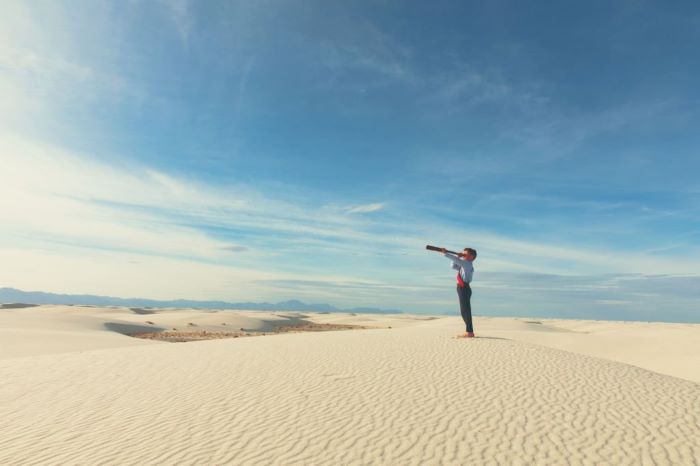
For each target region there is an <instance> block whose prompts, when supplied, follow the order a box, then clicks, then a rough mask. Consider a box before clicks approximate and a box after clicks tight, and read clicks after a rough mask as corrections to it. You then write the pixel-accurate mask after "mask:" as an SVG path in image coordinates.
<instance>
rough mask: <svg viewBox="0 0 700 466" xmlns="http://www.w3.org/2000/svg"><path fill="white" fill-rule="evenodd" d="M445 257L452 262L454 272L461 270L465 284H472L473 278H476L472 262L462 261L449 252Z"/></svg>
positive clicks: (460, 274) (460, 273)
mask: <svg viewBox="0 0 700 466" xmlns="http://www.w3.org/2000/svg"><path fill="white" fill-rule="evenodd" d="M443 255H444V256H445V257H447V258H448V259H449V260H451V261H452V268H453V269H454V270H459V276H460V277H462V280H463V281H464V283H471V281H472V278H473V277H474V265H473V264H472V263H471V261H466V260H464V259H460V258H459V257H457V256H455V255H454V254H450V253H449V252H446V253H444V254H443Z"/></svg>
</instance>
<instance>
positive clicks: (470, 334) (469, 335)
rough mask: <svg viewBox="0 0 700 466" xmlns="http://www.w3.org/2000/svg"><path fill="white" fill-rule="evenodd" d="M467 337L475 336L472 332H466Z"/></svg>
mask: <svg viewBox="0 0 700 466" xmlns="http://www.w3.org/2000/svg"><path fill="white" fill-rule="evenodd" d="M467 338H475V337H474V332H467Z"/></svg>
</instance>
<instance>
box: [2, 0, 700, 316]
mask: <svg viewBox="0 0 700 466" xmlns="http://www.w3.org/2000/svg"><path fill="white" fill-rule="evenodd" d="M0 9H1V10H2V14H1V15H0V102H2V106H1V107H0V159H1V161H2V166H3V167H4V172H5V174H4V175H5V176H3V181H2V183H0V196H2V199H3V202H2V204H0V215H2V218H3V219H4V220H5V221H4V222H3V223H4V227H3V228H2V230H0V260H1V261H2V262H3V263H4V264H5V265H6V266H5V267H2V269H3V270H2V272H0V285H2V286H10V287H16V288H22V289H25V290H43V291H52V292H65V293H92V294H102V295H113V296H121V297H146V298H156V299H158V298H163V299H171V298H191V299H224V300H229V301H246V300H252V301H281V300H286V299H301V300H304V301H307V302H329V303H331V304H334V305H337V306H340V307H354V306H372V307H383V308H394V309H402V310H405V311H407V312H417V313H449V312H454V313H456V312H457V310H456V309H457V298H456V294H455V292H454V284H453V276H452V273H451V270H450V268H449V263H448V262H447V260H446V259H444V258H441V257H439V255H437V254H431V253H428V252H426V251H425V250H424V247H425V245H426V244H436V245H443V246H446V247H448V248H452V249H461V248H462V247H465V246H471V247H474V248H476V249H477V250H478V251H479V258H478V259H477V262H476V263H475V267H476V274H475V283H474V289H475V294H474V307H475V312H476V313H477V314H481V315H521V316H542V317H554V316H556V317H575V318H594V319H626V320H670V321H691V322H700V247H698V242H699V240H700V202H699V201H700V181H698V176H697V173H698V172H700V153H699V149H698V147H700V146H699V144H698V143H699V142H700V131H698V126H699V125H698V123H699V122H700V105H699V104H700V87H698V86H697V84H696V81H697V76H698V75H699V74H700V55H699V54H698V53H697V50H698V47H699V46H700V5H698V4H697V2H673V3H668V2H663V3H662V2H652V1H643V0H627V1H619V2H613V3H611V2H536V4H530V5H525V4H523V3H522V2H515V1H492V2H456V1H455V2H451V1H444V2H430V3H426V2H413V1H410V2H409V1H401V2H399V1H391V0H385V1H374V2H364V1H358V2H322V1H272V0H271V1H266V0H261V1H255V2H236V1H221V2H218V1H208V2H188V1H184V0H180V1H130V2H93V1H82V2H63V1H44V2H20V1H16V2H15V1H9V2H3V5H2V6H1V7H0Z"/></svg>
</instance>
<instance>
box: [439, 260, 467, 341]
mask: <svg viewBox="0 0 700 466" xmlns="http://www.w3.org/2000/svg"><path fill="white" fill-rule="evenodd" d="M440 252H442V255H443V256H445V257H447V258H448V259H450V260H451V261H452V268H453V269H454V270H457V295H458V296H459V309H460V311H461V312H462V319H464V323H465V324H466V326H467V331H466V332H465V333H462V334H460V335H457V338H474V326H473V325H472V303H471V299H472V289H471V286H470V285H469V284H470V283H471V281H472V277H473V276H474V265H473V264H472V262H474V259H476V250H475V249H472V248H464V252H463V253H462V254H452V253H449V252H447V250H446V249H445V248H441V249H440Z"/></svg>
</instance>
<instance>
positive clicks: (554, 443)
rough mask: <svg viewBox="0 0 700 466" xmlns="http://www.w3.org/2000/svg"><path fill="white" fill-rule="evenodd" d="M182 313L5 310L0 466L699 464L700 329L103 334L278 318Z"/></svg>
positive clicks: (445, 323)
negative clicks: (469, 334) (469, 336)
mask: <svg viewBox="0 0 700 466" xmlns="http://www.w3.org/2000/svg"><path fill="white" fill-rule="evenodd" d="M42 312H43V313H45V314H42ZM178 312H179V311H166V312H159V313H157V314H152V315H138V314H134V313H132V312H130V311H128V310H123V309H122V310H119V309H97V308H95V309H90V308H67V307H41V308H30V309H22V310H20V309H17V310H9V311H8V310H2V311H0V329H2V330H1V331H0V341H2V346H0V355H1V358H0V432H1V433H2V435H0V464H3V465H4V464H392V465H394V464H401V465H404V464H562V463H576V464H697V463H698V461H700V385H699V384H698V383H696V382H693V381H691V380H684V379H692V380H696V381H697V380H700V377H699V371H698V368H697V364H698V362H697V357H695V356H694V357H691V358H686V360H685V361H677V360H676V359H678V358H679V357H681V356H682V355H684V354H691V353H692V354H693V355H697V354H700V338H699V337H700V325H681V324H643V323H619V322H617V323H615V322H613V323H605V322H582V321H550V320H547V321H542V320H541V321H540V322H542V323H541V324H532V323H526V322H525V321H524V320H523V319H496V318H476V319H475V326H476V329H477V332H478V334H479V335H480V338H477V339H473V340H457V339H453V338H451V337H452V336H454V335H455V334H456V333H458V332H459V331H460V330H461V322H460V319H459V318H452V317H450V318H441V319H433V320H426V319H425V318H420V319H417V318H412V317H411V316H374V315H372V316H369V315H359V316H350V315H347V314H340V315H335V314H325V315H313V320H314V321H316V322H334V323H358V324H361V325H373V324H374V325H377V326H392V328H391V329H378V330H354V331H342V332H324V333H294V334H284V335H274V336H265V337H255V338H238V339H227V340H212V341H204V342H192V343H179V344H172V343H162V342H154V341H145V340H136V339H133V338H130V337H127V336H124V335H120V334H118V333H115V332H114V331H111V330H105V327H104V323H105V322H107V323H112V324H113V325H112V326H111V328H116V327H114V324H120V325H127V324H129V325H146V326H148V327H153V326H154V325H152V324H145V321H152V322H154V324H157V325H155V326H162V327H163V328H168V327H170V326H177V325H187V323H188V322H192V323H195V324H197V325H198V326H199V327H201V328H204V327H208V328H212V329H214V328H217V327H218V326H220V325H221V324H222V323H223V322H226V320H225V319H231V320H230V324H227V325H226V326H224V327H229V326H234V325H239V323H240V322H243V324H241V325H239V327H245V325H244V324H246V325H258V326H259V327H260V328H263V327H264V326H265V325H267V324H266V322H268V323H269V319H283V320H284V317H282V316H280V315H275V313H267V314H260V313H253V312H251V313H241V314H238V313H230V312H218V313H205V312H195V311H191V312H189V311H185V312H188V313H187V314H182V315H180V314H179V313H178ZM277 314H285V313H277ZM289 314H290V315H292V316H293V317H298V315H299V314H298V313H289ZM308 315H312V314H308ZM180 319H182V320H180ZM236 319H243V320H242V321H238V320H236ZM118 329H119V330H123V328H122V327H119V328H118ZM18 330H22V331H23V333H22V336H21V337H20V338H14V337H12V338H8V336H9V335H12V334H14V333H13V332H15V331H18ZM584 332H587V333H584ZM68 334H70V335H68ZM54 338H55V339H56V341H59V342H61V343H60V344H56V342H55V341H54ZM8 342H9V343H8ZM30 342H31V343H30ZM69 343H72V346H71V344H69ZM90 345H94V346H93V347H92V348H91V347H90ZM654 345H656V346H654ZM555 347H559V348H563V349H567V350H568V351H562V350H561V349H556V348H555ZM653 348H657V349H661V350H659V351H658V352H659V353H661V354H657V353H656V351H655V350H654V349H653ZM678 348H683V349H678ZM642 350H643V351H646V352H647V353H648V355H653V356H654V357H653V358H651V359H652V361H651V362H650V364H651V365H657V364H658V365H659V367H660V368H662V369H663V368H665V366H666V365H668V366H669V367H670V368H671V370H672V372H674V373H675V374H674V375H676V377H671V376H668V375H664V374H660V373H658V372H652V371H650V370H646V369H643V368H641V367H636V366H642V364H641V363H642V362H645V361H647V359H648V358H647V353H644V354H641V355H640V354H639V351H642ZM64 351H67V352H64ZM573 351H576V352H573ZM685 351H688V352H689V353H685ZM581 352H586V353H588V354H595V355H596V356H597V357H591V356H588V355H584V354H580V353H581ZM664 355H666V356H664ZM664 357H665V358H667V360H666V361H665V364H664ZM600 358H605V359H600ZM616 359H617V361H615V360H616ZM623 360H624V361H626V362H628V363H635V364H636V366H635V365H630V364H624V363H622V362H618V361H623ZM679 377H683V378H679Z"/></svg>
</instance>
